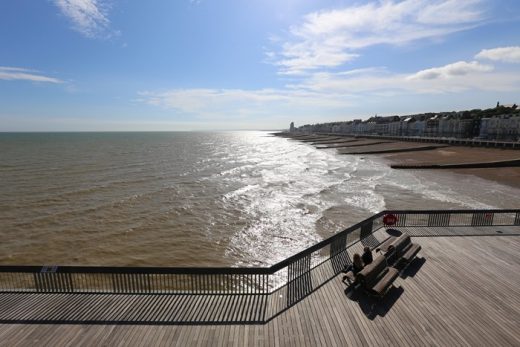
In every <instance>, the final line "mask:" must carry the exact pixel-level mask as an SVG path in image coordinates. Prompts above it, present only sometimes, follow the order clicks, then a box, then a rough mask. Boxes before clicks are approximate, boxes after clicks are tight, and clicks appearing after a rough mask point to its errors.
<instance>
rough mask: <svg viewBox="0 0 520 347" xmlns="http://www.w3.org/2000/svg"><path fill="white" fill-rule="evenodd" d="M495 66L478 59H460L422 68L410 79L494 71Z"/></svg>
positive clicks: (430, 78)
mask: <svg viewBox="0 0 520 347" xmlns="http://www.w3.org/2000/svg"><path fill="white" fill-rule="evenodd" d="M492 70H493V66H491V65H484V64H481V63H479V62H477V61H472V62H466V61H458V62H456V63H453V64H448V65H444V66H441V67H434V68H431V69H425V70H421V71H419V72H416V73H415V74H413V75H411V76H409V77H408V79H410V80H433V79H437V78H453V77H458V76H464V75H468V74H471V73H475V72H488V71H492Z"/></svg>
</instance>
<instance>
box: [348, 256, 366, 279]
mask: <svg viewBox="0 0 520 347" xmlns="http://www.w3.org/2000/svg"><path fill="white" fill-rule="evenodd" d="M363 267H364V264H363V260H362V259H361V256H360V255H359V253H354V256H353V257H352V264H350V265H348V266H346V267H345V269H344V270H343V272H346V273H347V275H346V276H344V277H343V282H345V280H348V281H349V282H354V281H355V280H356V274H357V273H358V272H359V271H361V270H363Z"/></svg>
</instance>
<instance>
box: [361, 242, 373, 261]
mask: <svg viewBox="0 0 520 347" xmlns="http://www.w3.org/2000/svg"><path fill="white" fill-rule="evenodd" d="M361 259H362V260H363V263H364V264H365V265H368V264H370V263H371V262H372V260H373V258H372V251H371V250H370V247H368V246H366V247H365V249H364V251H363V255H362V256H361Z"/></svg>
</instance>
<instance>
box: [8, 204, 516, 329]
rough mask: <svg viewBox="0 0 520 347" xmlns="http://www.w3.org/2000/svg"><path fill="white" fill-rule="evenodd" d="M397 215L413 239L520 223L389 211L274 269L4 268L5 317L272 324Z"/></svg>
mask: <svg viewBox="0 0 520 347" xmlns="http://www.w3.org/2000/svg"><path fill="white" fill-rule="evenodd" d="M389 214H393V215H394V216H395V217H396V223H395V225H394V226H392V227H393V228H398V229H399V230H403V231H404V232H406V233H409V234H410V235H411V236H440V235H441V234H442V236H455V235H458V234H460V235H461V236H469V235H473V234H478V235H487V234H493V235H495V234H496V235H508V234H511V233H508V232H507V231H505V232H504V231H501V230H499V229H501V228H502V227H503V226H519V225H520V210H457V211H453V210H446V211H383V212H380V213H378V214H376V215H374V216H372V217H370V218H367V219H366V220H364V221H362V222H360V223H358V224H356V225H354V226H352V227H350V228H347V229H345V230H343V231H341V232H339V233H337V234H335V235H334V236H332V237H330V238H328V239H326V240H323V241H321V242H319V243H318V244H315V245H313V246H311V247H309V248H308V249H306V250H304V251H302V252H300V253H298V254H296V255H294V256H292V257H290V258H288V259H285V260H283V261H281V262H279V263H277V264H275V265H273V266H271V267H269V268H148V267H81V266H77V267H72V266H63V267H62V266H0V322H10V323H14V322H23V323H31V322H34V323H38V324H41V323H46V322H47V323H60V324H64V323H82V324H87V323H91V324H97V323H99V324H108V323H110V324H258V323H266V322H268V321H270V320H271V319H273V318H274V317H276V316H278V315H279V314H281V313H282V312H284V311H286V310H287V309H289V308H290V307H292V306H294V305H295V304H297V303H298V302H300V301H301V300H303V299H305V298H306V297H307V296H308V295H310V294H311V293H313V292H314V291H316V290H317V289H318V288H320V287H321V286H323V285H324V284H326V283H327V282H329V281H330V280H331V279H333V278H335V277H336V276H337V275H338V274H339V273H340V272H341V270H342V269H343V268H344V266H345V265H346V264H349V263H351V258H350V254H349V252H352V250H353V249H358V248H362V246H369V247H372V248H373V247H375V246H377V245H378V244H379V243H380V242H381V241H384V240H382V239H379V238H380V236H377V237H376V235H375V232H376V231H378V230H380V229H381V228H382V227H384V226H385V225H384V223H383V219H384V217H385V216H386V215H389ZM464 226H469V227H471V228H466V229H467V230H466V229H465V228H460V229H458V228H456V229H457V230H462V231H461V232H460V233H459V232H456V231H454V230H455V229H453V230H451V229H450V228H451V227H464ZM437 227H439V228H437ZM489 227H493V228H489ZM499 227H500V228H499ZM492 229H493V230H492ZM494 229H497V230H498V231H501V232H500V233H498V232H497V230H494ZM505 229H507V228H505ZM447 230H448V231H447ZM515 230H516V229H515ZM441 231H442V232H441ZM445 234H449V235H445ZM356 247H357V248H356Z"/></svg>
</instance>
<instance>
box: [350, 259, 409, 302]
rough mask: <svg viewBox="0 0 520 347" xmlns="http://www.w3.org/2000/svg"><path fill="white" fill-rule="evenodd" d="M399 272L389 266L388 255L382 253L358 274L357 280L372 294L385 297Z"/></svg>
mask: <svg viewBox="0 0 520 347" xmlns="http://www.w3.org/2000/svg"><path fill="white" fill-rule="evenodd" d="M398 275H399V272H398V271H397V269H394V268H392V267H388V264H387V262H386V257H385V256H384V255H380V256H378V257H376V258H375V259H374V261H373V262H372V263H370V264H368V265H367V266H365V267H364V268H363V270H361V271H360V272H358V274H357V275H356V281H357V282H358V283H359V284H360V285H361V287H362V288H363V289H364V290H365V291H366V292H367V293H369V294H370V295H375V296H378V297H383V296H384V295H385V294H386V293H387V292H388V290H389V289H390V288H391V287H392V283H393V282H394V281H395V279H396V278H397V276H398Z"/></svg>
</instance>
